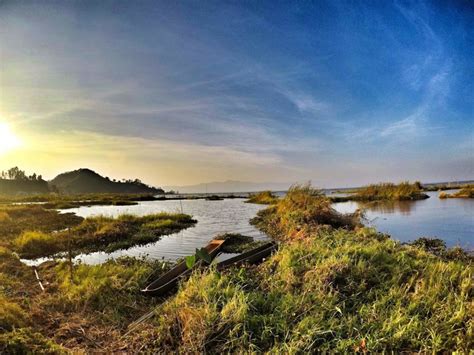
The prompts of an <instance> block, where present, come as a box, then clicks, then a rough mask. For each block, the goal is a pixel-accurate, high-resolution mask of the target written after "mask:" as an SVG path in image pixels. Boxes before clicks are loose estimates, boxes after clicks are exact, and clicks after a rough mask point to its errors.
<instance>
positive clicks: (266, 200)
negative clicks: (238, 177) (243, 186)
mask: <svg viewBox="0 0 474 355" xmlns="http://www.w3.org/2000/svg"><path fill="white" fill-rule="evenodd" d="M277 201H278V197H276V196H275V195H274V194H273V193H272V192H271V191H262V192H258V193H256V194H252V195H250V198H249V199H248V200H247V201H245V202H247V203H257V204H261V205H273V204H275V203H276V202H277Z"/></svg>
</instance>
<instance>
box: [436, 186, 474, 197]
mask: <svg viewBox="0 0 474 355" xmlns="http://www.w3.org/2000/svg"><path fill="white" fill-rule="evenodd" d="M439 198H441V199H444V198H474V185H468V186H465V187H463V188H461V189H460V190H459V191H457V192H455V193H452V194H448V193H446V192H440V193H439Z"/></svg>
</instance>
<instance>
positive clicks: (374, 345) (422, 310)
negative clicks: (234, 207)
mask: <svg viewBox="0 0 474 355" xmlns="http://www.w3.org/2000/svg"><path fill="white" fill-rule="evenodd" d="M349 217H350V216H344V215H339V214H335V213H334V211H332V210H330V209H329V203H328V201H327V199H325V198H324V197H323V196H321V195H320V194H319V193H318V191H315V190H313V189H312V188H311V187H310V186H296V187H294V188H293V189H292V190H290V192H289V193H288V195H287V196H286V197H285V198H284V199H282V200H281V201H280V202H278V204H277V205H276V206H273V207H271V208H269V209H267V210H266V211H265V212H264V213H263V214H262V215H261V216H260V218H259V221H258V222H259V225H260V227H264V226H267V230H270V231H273V232H274V233H275V234H274V235H277V236H280V238H281V239H283V240H285V243H282V244H281V246H280V249H279V251H278V252H277V253H276V254H275V255H273V256H272V257H271V258H269V259H268V260H267V261H265V262H264V263H263V264H261V265H260V266H258V267H243V268H236V269H230V270H228V271H225V272H217V271H215V270H213V269H211V270H208V271H204V272H197V273H195V274H194V275H193V276H192V277H191V278H190V279H189V280H188V281H187V282H186V283H183V284H182V285H181V287H180V290H179V291H178V294H177V295H176V296H175V297H173V298H171V299H170V300H168V301H167V302H165V303H164V304H163V305H161V306H159V307H158V308H157V310H156V314H157V315H158V316H159V317H158V318H157V319H156V320H155V321H154V323H153V324H151V325H149V326H148V327H147V329H146V330H145V331H143V332H139V333H137V334H134V335H133V336H131V337H130V340H129V344H130V347H131V348H130V349H131V350H133V349H138V348H140V349H141V350H144V351H151V352H153V351H162V352H178V353H203V352H215V353H242V352H269V353H312V352H319V351H331V352H354V351H361V352H366V351H371V352H383V351H396V352H443V351H460V352H468V351H469V350H470V349H472V347H473V346H474V343H473V340H474V338H473V332H474V322H473V319H474V317H473V316H474V314H473V307H472V305H473V295H474V287H473V283H472V276H473V267H472V262H471V260H472V259H471V258H465V257H463V258H456V257H450V258H447V257H445V255H444V254H443V255H435V254H434V253H433V252H432V250H431V249H430V248H431V246H432V245H431V244H429V243H427V242H426V243H425V242H423V241H422V242H420V243H421V244H420V243H418V244H420V245H401V244H400V243H398V242H396V241H394V240H391V239H390V238H389V237H388V236H386V235H383V234H380V233H378V232H377V231H376V230H374V229H371V228H366V227H362V226H360V225H357V223H355V222H352V223H349V222H350V221H354V219H353V218H354V216H352V217H351V218H349ZM322 226H324V227H322ZM295 236H297V237H298V238H295ZM433 245H434V246H436V249H437V250H438V249H439V248H438V247H442V246H441V245H439V243H434V244H433ZM441 249H443V248H441ZM441 249H439V250H441Z"/></svg>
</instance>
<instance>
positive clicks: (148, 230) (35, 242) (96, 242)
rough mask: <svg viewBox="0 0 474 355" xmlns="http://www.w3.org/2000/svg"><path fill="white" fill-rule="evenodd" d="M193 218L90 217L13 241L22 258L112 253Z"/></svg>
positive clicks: (168, 231) (166, 215) (175, 228)
mask: <svg viewBox="0 0 474 355" xmlns="http://www.w3.org/2000/svg"><path fill="white" fill-rule="evenodd" d="M195 223H196V220H194V219H192V218H191V216H189V215H185V214H180V213H176V214H170V213H158V214H152V215H147V216H144V217H137V216H134V215H121V216H119V217H117V218H111V217H104V216H99V217H89V218H86V219H85V220H83V221H82V222H81V223H80V224H78V225H76V226H74V227H72V228H70V229H69V230H66V231H60V232H57V233H53V234H47V233H43V232H38V231H25V232H23V233H22V234H21V235H19V236H18V237H17V238H15V239H14V240H13V242H12V245H13V249H14V250H15V251H16V252H18V253H19V254H20V255H21V256H22V257H25V258H38V257H44V256H51V255H54V254H57V253H59V252H67V251H70V250H71V251H73V252H74V253H75V254H76V253H90V252H95V251H105V252H112V251H114V250H118V249H126V248H130V247H131V246H134V245H139V244H147V243H151V242H154V241H157V240H159V239H160V238H161V236H163V235H168V234H172V233H176V232H179V231H180V230H182V229H185V228H188V227H191V226H193V225H194V224H195Z"/></svg>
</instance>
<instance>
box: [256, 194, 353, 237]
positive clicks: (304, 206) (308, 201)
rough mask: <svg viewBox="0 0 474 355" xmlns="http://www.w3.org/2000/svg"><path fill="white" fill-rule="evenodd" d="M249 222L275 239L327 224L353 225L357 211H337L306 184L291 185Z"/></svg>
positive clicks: (340, 226)
mask: <svg viewBox="0 0 474 355" xmlns="http://www.w3.org/2000/svg"><path fill="white" fill-rule="evenodd" d="M252 223H253V224H254V225H256V226H257V227H259V228H260V229H262V230H263V231H264V232H265V233H267V234H268V235H270V236H272V237H273V238H275V239H293V238H297V237H300V236H301V237H304V236H305V235H306V233H307V231H308V230H310V229H314V228H320V227H327V226H331V227H334V228H346V229H354V228H355V227H356V226H358V225H359V224H360V222H359V216H358V214H357V213H356V214H347V215H344V214H341V213H339V212H337V211H336V210H334V208H332V206H331V201H330V199H328V198H327V197H325V196H324V194H323V193H322V192H321V191H319V190H317V189H314V188H312V187H311V186H310V185H294V186H292V187H291V188H290V189H289V190H288V192H287V194H286V196H285V197H284V198H283V199H281V200H280V201H279V202H278V203H277V204H276V205H275V206H273V207H270V208H268V209H265V210H262V211H260V212H259V213H258V214H257V217H255V218H254V219H253V220H252Z"/></svg>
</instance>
